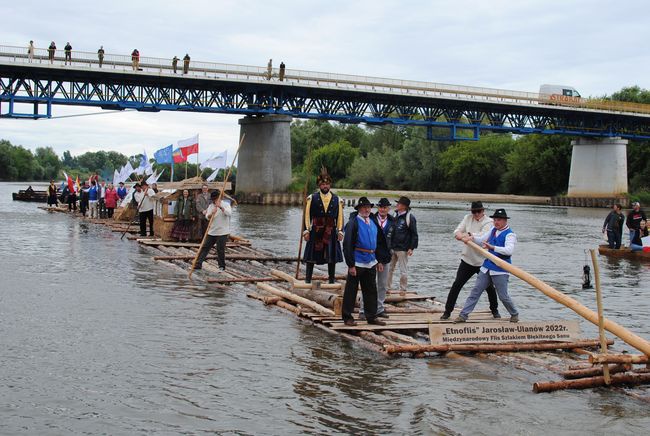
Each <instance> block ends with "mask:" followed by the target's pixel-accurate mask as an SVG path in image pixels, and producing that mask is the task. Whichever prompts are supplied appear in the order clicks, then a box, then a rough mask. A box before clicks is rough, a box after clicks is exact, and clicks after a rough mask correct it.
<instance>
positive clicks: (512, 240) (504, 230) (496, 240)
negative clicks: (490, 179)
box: [454, 209, 519, 323]
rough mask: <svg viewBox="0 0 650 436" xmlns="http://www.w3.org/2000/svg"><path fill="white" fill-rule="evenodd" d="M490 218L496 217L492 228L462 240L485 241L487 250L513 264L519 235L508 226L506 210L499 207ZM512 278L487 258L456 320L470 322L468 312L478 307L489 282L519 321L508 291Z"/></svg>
mask: <svg viewBox="0 0 650 436" xmlns="http://www.w3.org/2000/svg"><path fill="white" fill-rule="evenodd" d="M490 218H492V219H494V225H493V226H492V228H490V230H488V231H487V232H485V233H483V234H482V235H469V234H467V235H465V236H463V238H462V240H463V242H465V243H467V242H469V241H473V242H475V243H477V244H483V248H485V249H487V250H488V251H489V252H490V253H491V254H493V255H495V256H497V257H498V258H500V259H502V260H504V261H505V262H507V263H512V261H511V258H512V253H513V252H514V251H515V245H516V244H517V235H515V233H514V232H513V231H512V230H511V229H510V227H509V226H508V219H509V218H510V217H509V216H508V214H507V213H506V210H505V209H497V210H496V211H495V212H494V214H493V215H491V216H490ZM509 278H510V274H509V273H508V272H507V271H506V270H504V269H503V268H501V267H499V266H497V264H496V263H494V262H492V261H491V260H490V259H485V260H484V261H483V266H482V267H481V270H480V272H479V273H478V278H477V279H476V284H475V285H474V288H472V291H471V292H470V294H469V297H467V300H465V305H464V306H463V310H461V311H460V315H458V318H456V319H455V320H454V322H455V323H459V322H465V321H467V318H468V317H469V314H470V313H472V311H473V310H474V308H475V307H476V303H478V300H479V298H480V297H481V294H482V293H483V291H485V290H486V289H487V287H488V286H489V285H490V284H492V285H493V286H494V288H495V289H496V291H497V295H498V296H499V299H500V300H501V303H503V307H505V308H506V309H507V310H508V312H509V313H510V322H519V312H518V311H517V308H516V307H515V303H513V302H512V299H511V298H510V295H509V294H508V279H509Z"/></svg>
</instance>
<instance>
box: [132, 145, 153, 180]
mask: <svg viewBox="0 0 650 436" xmlns="http://www.w3.org/2000/svg"><path fill="white" fill-rule="evenodd" d="M135 172H136V174H138V175H140V174H144V175H147V174H151V173H153V168H152V167H151V164H150V163H149V158H148V157H147V151H146V150H145V151H144V152H143V154H142V159H141V160H140V166H139V167H138V168H136V170H135Z"/></svg>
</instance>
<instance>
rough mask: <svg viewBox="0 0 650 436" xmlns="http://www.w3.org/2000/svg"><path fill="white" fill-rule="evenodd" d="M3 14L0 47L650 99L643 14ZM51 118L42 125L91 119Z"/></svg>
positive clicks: (127, 132) (176, 130) (221, 135)
mask: <svg viewBox="0 0 650 436" xmlns="http://www.w3.org/2000/svg"><path fill="white" fill-rule="evenodd" d="M4 3H5V4H3V6H2V16H3V18H2V39H1V41H0V44H2V45H11V46H26V45H27V43H28V42H29V40H30V39H33V40H34V42H35V44H36V47H37V48H45V47H46V46H47V45H48V44H49V42H50V41H51V40H54V41H56V43H57V47H58V48H63V46H64V45H65V43H66V42H67V41H70V43H71V45H72V47H73V49H74V50H81V51H93V52H95V51H97V49H98V48H99V46H100V45H103V46H104V49H105V50H106V52H107V53H116V54H129V53H130V52H131V51H132V50H133V49H134V48H138V49H139V50H140V54H141V56H153V57H161V58H165V57H166V58H171V57H173V56H174V55H177V56H179V57H182V56H183V55H184V54H185V53H186V52H187V53H189V54H190V56H191V57H192V60H193V61H194V60H196V61H211V62H224V63H234V64H244V65H258V66H265V65H266V62H267V61H268V59H269V58H273V60H274V63H275V65H276V66H277V65H278V64H279V63H280V61H281V60H282V61H284V62H285V63H286V64H287V68H295V69H302V70H314V71H326V72H336V73H347V74H356V75H368V76H379V77H389V78H398V79H413V80H425V81H432V82H439V83H451V84H459V85H470V86H487V87H493V88H503V89H513V90H520V91H531V92H537V91H538V90H539V85H540V84H542V83H556V84H565V85H571V86H574V87H575V88H576V89H578V90H579V91H580V92H581V93H582V95H583V96H590V95H592V96H598V95H603V94H611V93H612V92H615V91H617V90H619V89H620V88H622V87H624V86H630V85H639V86H641V87H643V88H650V83H648V82H649V81H650V76H649V74H648V70H649V69H648V64H649V62H650V60H649V59H650V58H649V57H648V41H650V23H649V22H648V17H649V16H650V14H649V12H650V2H648V1H647V0H646V1H642V0H639V1H625V0H619V1H611V0H605V1H602V0H590V1H588V0H577V1H572V0H563V1H559V0H544V1H537V0H535V1H526V0H518V1H515V0H512V1H505V0H490V1H478V0H477V1H468V0H454V1H395V0H393V1H381V0H372V1H349V0H347V1H339V0H328V1H291V0H284V1H281V2H279V1H244V0H236V1H222V0H212V1H192V0H185V1H175V2H170V1H137V0H130V1H122V0H111V1H109V2H102V3H99V2H89V1H72V0H70V1H66V0H59V1H56V2H41V1H28V0H21V1H20V2H4ZM94 112H97V109H89V108H84V107H63V106H55V107H54V116H62V115H70V114H84V113H94ZM238 118H239V116H231V115H221V114H193V113H174V112H159V113H137V112H120V113H106V114H101V115H92V116H84V117H73V118H61V119H51V120H39V121H25V120H8V119H2V120H0V139H7V140H9V141H11V142H12V143H14V144H20V145H23V146H25V147H27V148H30V149H35V148H36V147H42V146H52V147H53V148H54V150H55V151H56V152H57V153H59V154H62V153H63V151H65V150H70V151H71V152H72V154H73V155H77V154H81V153H83V152H85V151H97V150H115V151H119V152H121V153H124V154H126V155H133V154H136V153H141V152H142V150H143V148H144V149H146V150H147V153H148V154H149V156H151V155H152V154H153V152H154V151H155V150H156V149H158V148H160V147H161V146H164V145H167V144H170V143H173V142H175V141H177V140H179V139H183V138H187V137H191V136H193V135H195V134H197V133H198V134H200V148H201V156H202V157H203V156H205V157H207V155H208V154H211V153H212V152H219V151H222V150H224V149H226V148H227V149H229V150H230V151H231V153H230V156H232V155H233V154H234V150H235V149H236V147H237V138H238V136H239V125H238V124H237V119H238Z"/></svg>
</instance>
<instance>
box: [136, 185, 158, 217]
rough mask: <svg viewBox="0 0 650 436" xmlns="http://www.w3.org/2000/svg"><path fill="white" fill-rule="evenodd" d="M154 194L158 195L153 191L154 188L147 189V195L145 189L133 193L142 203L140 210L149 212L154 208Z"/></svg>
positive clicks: (138, 201)
mask: <svg viewBox="0 0 650 436" xmlns="http://www.w3.org/2000/svg"><path fill="white" fill-rule="evenodd" d="M154 195H156V193H155V192H153V189H147V193H146V195H145V193H144V192H143V191H140V192H136V193H135V194H133V198H135V202H136V203H137V204H138V205H140V208H139V209H138V211H139V212H149V211H150V210H153V200H151V197H153V196H154Z"/></svg>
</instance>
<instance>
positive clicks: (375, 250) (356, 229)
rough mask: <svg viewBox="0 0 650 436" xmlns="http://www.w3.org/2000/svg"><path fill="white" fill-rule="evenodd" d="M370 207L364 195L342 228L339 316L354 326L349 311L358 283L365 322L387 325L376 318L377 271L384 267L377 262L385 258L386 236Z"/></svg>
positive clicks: (354, 299) (354, 298)
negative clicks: (343, 277) (343, 278)
mask: <svg viewBox="0 0 650 436" xmlns="http://www.w3.org/2000/svg"><path fill="white" fill-rule="evenodd" d="M373 206H374V204H372V203H371V202H370V201H369V200H368V199H367V198H366V197H361V198H360V199H359V202H358V203H357V205H356V206H355V209H356V210H357V214H356V215H355V214H354V213H353V214H352V215H350V220H349V221H348V224H347V226H346V228H345V238H344V239H343V254H344V256H345V263H346V264H347V266H348V277H347V281H346V283H345V291H344V292H343V310H342V315H343V316H342V317H343V322H344V323H345V325H347V326H354V325H357V323H356V322H355V321H354V318H353V317H352V313H353V311H354V304H355V301H356V299H357V288H358V287H359V284H361V292H362V293H363V305H364V311H365V315H366V319H367V321H368V324H377V325H386V323H385V322H384V321H382V320H379V319H377V271H383V269H384V264H383V263H380V262H378V261H377V256H383V257H388V250H387V247H386V239H385V238H384V237H383V235H381V232H382V229H381V228H380V227H379V226H378V225H377V223H376V222H375V221H374V220H372V219H371V217H370V210H371V209H372V207H373ZM380 260H382V261H384V262H385V261H386V259H380Z"/></svg>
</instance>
